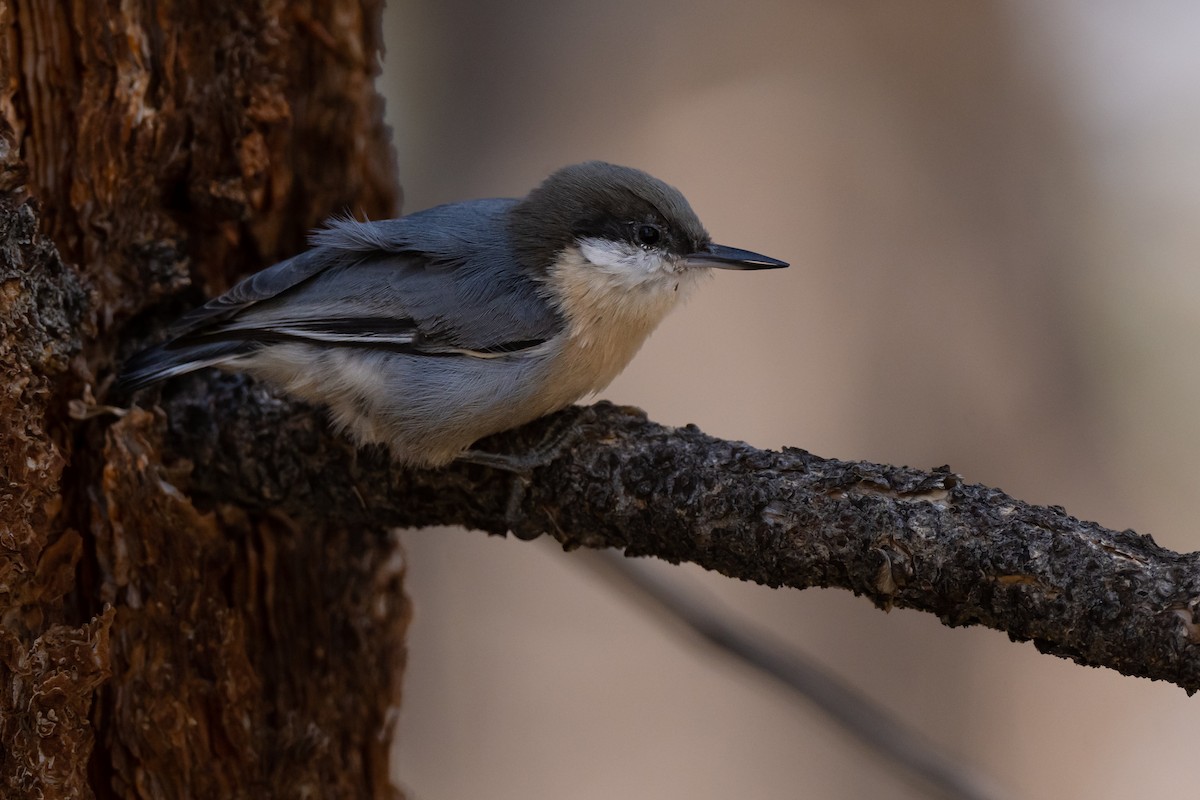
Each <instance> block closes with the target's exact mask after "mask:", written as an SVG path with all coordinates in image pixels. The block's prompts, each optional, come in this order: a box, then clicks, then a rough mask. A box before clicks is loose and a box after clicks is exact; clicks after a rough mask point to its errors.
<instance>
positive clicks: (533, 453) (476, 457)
mask: <svg viewBox="0 0 1200 800" xmlns="http://www.w3.org/2000/svg"><path fill="white" fill-rule="evenodd" d="M578 421H579V420H578V417H577V416H576V415H574V414H563V415H561V416H560V417H559V418H558V419H556V420H554V422H552V423H551V424H550V427H549V429H548V430H547V431H546V433H545V434H544V435H543V436H542V439H541V441H539V442H538V443H537V444H536V445H534V446H533V447H531V448H530V449H528V450H526V451H525V452H523V453H489V452H487V451H486V450H464V451H463V452H461V453H459V455H458V458H456V459H455V460H456V461H462V462H464V463H467V464H479V465H480V466H483V467H491V468H492V469H499V470H504V471H505V472H512V473H514V474H516V475H521V476H524V477H525V478H528V477H529V476H530V474H531V473H532V472H533V471H534V470H535V469H537V468H538V467H544V466H546V465H547V464H550V463H552V462H553V461H554V460H555V459H557V458H558V457H559V456H561V455H562V454H563V452H564V451H566V449H567V447H568V446H569V445H570V444H571V442H572V441H573V440H574V439H575V438H576V437H577V436H578V433H579V428H578V426H577V425H576V423H577V422H578Z"/></svg>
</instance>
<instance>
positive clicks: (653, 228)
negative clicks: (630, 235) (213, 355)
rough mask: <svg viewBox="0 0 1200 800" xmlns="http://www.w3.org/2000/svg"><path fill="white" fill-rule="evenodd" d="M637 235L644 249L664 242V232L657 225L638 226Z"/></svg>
mask: <svg viewBox="0 0 1200 800" xmlns="http://www.w3.org/2000/svg"><path fill="white" fill-rule="evenodd" d="M635 235H636V236H637V240H638V244H641V245H642V246H644V247H654V245H656V244H658V243H659V242H661V241H662V231H661V230H660V229H659V227H658V226H657V225H638V227H637V231H636V232H635Z"/></svg>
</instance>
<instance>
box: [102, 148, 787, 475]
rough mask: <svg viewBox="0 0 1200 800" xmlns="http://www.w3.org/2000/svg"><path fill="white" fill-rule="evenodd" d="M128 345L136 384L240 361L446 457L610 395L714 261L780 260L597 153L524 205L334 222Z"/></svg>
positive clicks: (431, 455) (412, 453)
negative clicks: (719, 230)
mask: <svg viewBox="0 0 1200 800" xmlns="http://www.w3.org/2000/svg"><path fill="white" fill-rule="evenodd" d="M313 245H314V247H313V248H312V249H311V250H308V251H307V252H304V253H301V254H300V255H298V256H295V257H294V258H291V259H288V260H287V261H284V262H282V263H279V264H276V265H275V266H273V267H269V268H267V269H265V270H263V271H262V272H259V273H256V274H254V275H251V276H250V277H248V278H246V279H245V280H243V281H241V282H240V283H238V284H237V285H236V286H234V287H233V288H232V289H230V290H229V291H228V292H226V293H225V294H223V295H221V296H220V297H218V298H216V299H215V300H212V301H210V302H209V303H208V304H206V305H204V306H202V307H201V308H198V309H196V310H194V311H192V312H190V313H188V314H186V315H184V316H183V317H182V318H181V319H179V320H178V321H177V322H176V323H175V324H174V325H173V326H172V327H171V328H170V329H169V331H168V333H169V339H168V340H167V341H166V342H165V343H164V344H160V345H158V346H157V347H153V348H150V349H149V350H145V351H143V352H141V353H138V354H137V355H135V356H134V357H133V358H132V359H130V361H129V363H128V364H127V365H126V368H125V372H124V374H123V376H122V382H123V383H124V384H125V385H126V386H128V387H129V388H131V389H136V388H140V387H142V386H146V385H147V384H150V383H153V382H155V381H159V380H163V379H165V378H170V377H173V376H175V375H182V374H184V373H188V372H191V371H193V370H197V369H201V368H203V367H219V368H221V369H225V370H240V371H244V372H247V373H250V374H251V375H254V376H256V377H259V378H262V379H265V380H267V381H268V382H271V383H274V384H276V385H278V386H280V387H282V388H283V389H284V390H285V391H287V392H290V393H291V394H293V395H296V396H298V397H301V398H303V399H305V400H309V401H313V402H316V403H321V404H324V405H326V406H328V407H329V409H330V412H331V414H332V416H333V419H334V421H335V423H336V424H337V425H338V427H340V428H343V429H345V430H348V431H349V432H350V433H351V434H352V435H353V436H354V437H355V438H356V439H357V440H358V441H360V442H363V443H368V442H379V443H383V444H385V445H387V446H388V447H389V448H390V450H391V453H392V456H393V457H394V458H395V459H396V460H397V461H399V462H402V463H404V464H410V465H414V466H438V465H442V464H446V463H448V462H450V461H453V460H454V459H455V458H456V457H457V456H459V455H460V454H462V453H463V452H464V451H466V449H467V448H468V447H470V445H471V444H472V443H473V442H475V441H476V440H478V439H481V438H483V437H485V436H488V435H490V434H493V433H498V432H500V431H503V430H507V429H509V428H514V427H517V426H519V425H522V424H524V423H526V422H530V421H532V420H534V419H537V418H538V417H541V416H543V415H545V414H549V413H551V412H553V411H557V410H559V409H561V408H564V407H566V406H568V405H570V404H571V403H573V402H575V401H576V400H578V399H580V398H581V397H583V396H585V395H588V394H591V393H592V392H597V391H600V390H601V389H603V388H604V387H605V386H607V385H608V384H609V382H610V381H612V379H613V378H615V377H616V376H617V374H618V373H619V372H620V371H621V370H622V369H624V368H625V365H626V364H628V363H629V360H630V359H631V358H633V355H634V353H636V352H637V350H638V348H639V347H641V345H642V342H643V341H645V339H646V337H647V336H648V335H649V333H650V331H652V330H653V329H654V327H655V326H656V325H658V323H659V322H660V321H661V320H662V319H663V317H664V316H666V314H667V312H668V311H670V310H671V309H672V308H674V307H675V306H676V305H677V304H678V303H679V302H680V300H681V299H682V298H683V297H684V296H686V295H687V293H688V292H689V291H690V290H691V289H692V288H693V287H694V286H695V285H696V284H697V283H698V282H699V280H700V278H701V277H703V276H704V275H707V274H708V272H709V269H710V268H714V267H715V268H718V269H772V268H775V267H786V266H787V263H786V262H783V261H777V260H775V259H773V258H767V257H766V256H761V255H758V254H757V253H751V252H749V251H746V250H737V249H735V248H732V247H722V246H721V245H716V244H713V243H712V240H711V239H710V238H709V236H708V233H707V232H705V230H704V227H703V226H702V225H701V224H700V220H699V219H697V218H696V214H695V212H693V211H692V209H691V206H689V205H688V202H687V200H685V199H684V197H683V195H682V194H680V193H679V191H678V190H676V189H674V188H673V187H671V186H668V185H667V184H665V183H663V182H662V181H660V180H657V179H656V178H653V177H651V176H650V175H647V174H646V173H644V172H641V171H640V170H636V169H631V168H629V167H619V166H615V165H613V164H606V163H603V162H599V161H592V162H587V163H584V164H576V165H574V166H570V167H565V168H564V169H560V170H559V171H557V172H555V173H554V174H553V175H551V176H550V177H549V178H547V179H546V180H545V181H544V182H543V183H542V184H541V186H539V187H537V188H536V189H534V190H533V191H532V192H530V193H529V194H528V195H527V196H526V197H525V198H524V199H523V200H515V199H493V200H471V201H468V202H464V203H452V204H449V205H444V206H438V207H436V208H431V209H428V210H426V211H420V212H417V213H415V214H410V215H408V216H406V217H401V218H399V219H389V220H381V221H378V222H356V221H353V220H350V219H339V220H334V221H333V222H331V223H330V225H329V227H327V228H326V229H324V230H321V231H318V232H317V233H316V234H315V235H314V236H313Z"/></svg>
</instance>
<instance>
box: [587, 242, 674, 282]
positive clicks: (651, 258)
mask: <svg viewBox="0 0 1200 800" xmlns="http://www.w3.org/2000/svg"><path fill="white" fill-rule="evenodd" d="M579 252H580V253H581V254H582V255H583V257H584V258H586V259H587V260H588V261H590V262H591V263H592V264H593V265H595V266H596V267H599V268H600V269H603V270H604V271H605V272H608V273H609V274H612V275H618V274H620V275H622V276H629V277H630V278H633V279H635V280H641V279H645V278H647V277H649V276H652V275H655V274H661V273H672V272H674V271H675V270H674V269H673V265H672V264H671V262H670V261H669V260H668V259H667V258H666V257H665V256H664V255H663V254H662V253H660V252H658V251H657V250H647V249H645V248H643V247H638V246H637V245H635V244H631V243H629V242H614V241H612V240H611V239H597V238H588V239H580V240H579Z"/></svg>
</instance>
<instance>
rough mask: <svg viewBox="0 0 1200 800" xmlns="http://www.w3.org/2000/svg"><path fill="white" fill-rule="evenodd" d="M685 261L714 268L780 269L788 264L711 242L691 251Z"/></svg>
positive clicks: (691, 264) (693, 265) (688, 264)
mask: <svg viewBox="0 0 1200 800" xmlns="http://www.w3.org/2000/svg"><path fill="white" fill-rule="evenodd" d="M683 263H684V264H685V265H686V266H689V267H712V268H714V269H779V268H780V267H786V266H788V262H786V261H780V260H779V259H776V258H768V257H767V256H761V255H759V254H758V253H751V252H750V251H749V250H739V249H738V248H736V247H725V246H724V245H720V244H710V245H708V246H707V247H705V248H704V249H703V250H698V251H696V252H695V253H689V254H688V255H686V256H684V257H683Z"/></svg>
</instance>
